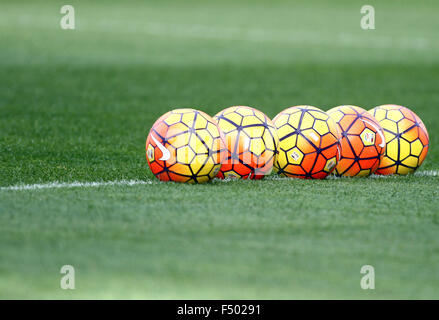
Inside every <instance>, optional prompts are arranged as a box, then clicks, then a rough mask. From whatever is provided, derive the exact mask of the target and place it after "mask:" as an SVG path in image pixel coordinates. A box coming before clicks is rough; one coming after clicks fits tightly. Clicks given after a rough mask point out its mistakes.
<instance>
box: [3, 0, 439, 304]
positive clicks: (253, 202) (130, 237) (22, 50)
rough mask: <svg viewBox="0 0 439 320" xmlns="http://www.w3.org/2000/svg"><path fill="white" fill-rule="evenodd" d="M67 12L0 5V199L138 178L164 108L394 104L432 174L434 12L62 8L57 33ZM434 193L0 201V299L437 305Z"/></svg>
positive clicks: (356, 183)
mask: <svg viewBox="0 0 439 320" xmlns="http://www.w3.org/2000/svg"><path fill="white" fill-rule="evenodd" d="M64 4H67V3H63V2H60V1H46V0H45V1H42V0H36V1H19V2H17V1H10V0H4V1H2V2H1V4H0V48H1V49H0V114H1V117H0V186H9V185H14V184H21V183H39V182H51V181H101V180H105V181H106V180H115V179H149V178H152V175H151V173H150V171H149V170H148V168H147V165H146V161H145V155H144V142H145V139H146V136H147V133H148V130H149V128H150V126H151V125H152V124H153V122H154V121H155V119H156V118H158V117H159V116H160V115H161V114H163V113H164V112H166V111H168V110H169V109H171V108H174V107H193V108H199V109H201V110H204V111H206V112H208V113H210V114H215V113H217V112H218V111H219V110H221V109H222V108H225V107H228V106H231V105H250V106H254V107H256V108H258V109H260V110H262V111H263V112H265V113H266V114H267V115H268V116H270V117H274V116H275V115H276V114H277V113H278V112H279V111H281V110H282V109H283V108H285V107H288V106H291V105H297V104H311V105H315V106H317V107H320V108H322V109H324V110H327V109H329V108H331V107H333V106H336V105H340V104H354V105H359V106H361V107H363V108H366V109H369V108H372V107H374V106H376V105H380V104H387V103H395V104H401V105H405V106H408V107H410V108H411V109H412V110H414V111H415V112H416V113H417V114H418V115H419V116H420V117H421V118H422V119H423V120H424V122H425V123H426V125H427V128H428V130H429V133H430V139H431V140H430V142H431V147H430V152H429V155H428V157H427V160H426V161H425V164H424V165H423V167H422V169H421V170H437V169H438V167H439V165H438V163H439V151H437V148H436V146H437V144H438V140H437V137H438V134H439V114H438V111H437V108H438V107H437V106H438V105H439V94H438V90H437V83H438V76H439V43H438V37H437V32H438V31H439V20H438V19H437V12H439V3H438V2H437V1H417V2H413V1H407V0H403V1H398V2H394V1H368V2H367V4H371V5H373V6H374V7H375V10H376V30H369V31H365V30H362V29H361V28H360V18H361V14H360V8H361V6H362V5H364V4H365V3H363V1H347V0H344V1H331V2H328V1H313V2H309V1H278V0H275V1H262V0H261V1H229V0H227V1H192V0H191V1H168V0H165V1H132V0H130V1H124V2H120V1H69V2H68V4H71V5H73V6H74V8H75V13H76V30H61V28H60V26H59V22H60V19H61V16H62V15H61V14H60V8H61V6H62V5H64ZM437 186H438V178H437V177H409V178H407V177H403V178H392V179H389V180H376V179H370V180H344V179H343V180H341V181H333V180H329V181H321V182H309V181H306V182H304V181H296V180H291V181H276V180H267V181H260V182H242V181H237V182H233V183H231V184H230V185H222V184H220V183H218V182H216V183H213V184H208V185H205V186H182V185H174V184H167V185H165V184H154V185H150V186H139V187H133V188H129V187H108V188H99V189H93V190H91V189H84V190H79V189H75V190H57V191H52V190H46V191H30V192H23V193H20V192H13V191H0V279H1V281H0V297H2V298H11V297H25V298H40V297H41V298H49V297H57V298H59V297H73V298H84V297H86V298H93V297H97V298H111V297H119V298H139V297H142V298H194V297H196V298H258V297H259V298H370V297H375V298H421V297H422V298H437V297H438V296H437V292H438V287H439V283H438V282H437V277H435V276H434V275H435V274H437V266H438V261H439V251H438V247H439V243H438V239H437V232H438V212H437V207H438V205H439V203H438V200H437V199H438V188H437ZM268 190H270V192H268ZM237 194H239V195H240V196H239V197H237V196H236V195H237ZM70 261H71V262H70ZM67 263H72V264H74V265H76V266H77V268H78V275H77V276H78V280H77V281H78V290H76V291H74V292H64V291H62V290H60V289H59V286H58V284H59V277H60V275H59V274H58V273H59V268H60V266H61V265H62V264H67ZM363 264H374V265H376V266H377V290H375V291H374V292H365V291H362V290H360V289H359V279H360V274H359V270H360V267H361V265H363ZM81 277H82V279H83V280H80V279H81ZM144 288H146V289H144Z"/></svg>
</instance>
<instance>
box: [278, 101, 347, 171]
mask: <svg viewBox="0 0 439 320" xmlns="http://www.w3.org/2000/svg"><path fill="white" fill-rule="evenodd" d="M297 109H298V110H299V111H297V112H301V115H300V119H299V122H298V126H297V127H294V126H293V125H291V123H290V117H292V116H293V115H294V114H295V113H296V112H294V113H292V114H288V118H287V121H286V123H284V124H283V125H282V126H280V127H279V129H280V128H282V127H284V126H289V127H290V128H292V129H293V130H294V131H293V132H291V133H289V134H287V135H285V136H283V137H279V140H280V141H283V140H285V139H287V138H289V137H291V136H293V135H297V137H296V144H295V145H292V146H291V148H289V149H282V150H283V151H284V152H285V153H288V152H289V151H292V150H293V149H298V150H299V151H300V152H301V153H302V155H303V156H302V158H301V160H300V162H299V163H291V162H290V159H289V157H288V156H287V163H286V164H285V165H284V166H283V167H280V165H279V162H277V163H276V167H277V173H278V174H285V173H286V172H285V168H286V167H287V166H289V165H294V166H300V167H301V168H302V170H303V171H304V172H305V174H297V175H298V176H302V177H306V178H312V176H313V175H316V174H319V173H322V172H325V171H324V170H319V171H318V172H313V170H314V168H315V166H316V163H317V160H318V158H319V157H318V155H319V154H321V155H322V156H323V157H324V158H325V160H326V161H328V160H329V159H331V158H332V157H331V158H329V159H328V158H326V156H325V155H324V154H322V152H323V151H325V150H327V149H329V148H332V147H334V146H335V145H338V144H339V143H338V137H336V136H335V135H334V134H333V133H332V132H331V130H329V128H328V132H327V133H325V134H324V135H320V136H321V138H320V139H319V145H318V146H317V145H316V144H315V143H314V142H313V141H312V140H310V139H309V138H308V137H307V136H306V135H304V134H303V131H306V130H309V129H313V128H314V126H315V124H316V121H319V120H320V121H322V119H318V118H316V117H315V116H314V115H313V114H312V113H311V112H318V113H321V114H323V115H324V118H326V120H327V119H328V118H329V117H328V116H327V114H326V113H325V112H324V111H322V110H319V109H308V108H306V107H298V108H297ZM310 111H311V112H310ZM305 114H309V115H310V116H311V117H312V118H313V122H312V124H311V125H309V126H307V127H304V128H301V127H302V123H303V118H304V116H305ZM327 135H331V136H333V137H334V139H335V141H336V142H334V143H333V144H331V145H328V146H326V147H322V141H323V137H325V136H327ZM298 136H301V137H302V138H303V139H305V140H306V141H307V142H308V143H309V144H310V145H311V146H312V147H313V148H314V149H315V150H316V151H313V152H311V153H308V154H307V153H305V152H303V151H302V150H301V146H300V145H299V144H298V141H297V140H298ZM279 148H281V147H279ZM313 153H316V154H317V156H316V157H315V159H314V162H313V165H312V166H311V169H310V170H309V171H307V170H305V169H304V167H303V161H304V160H305V158H306V155H309V154H313Z"/></svg>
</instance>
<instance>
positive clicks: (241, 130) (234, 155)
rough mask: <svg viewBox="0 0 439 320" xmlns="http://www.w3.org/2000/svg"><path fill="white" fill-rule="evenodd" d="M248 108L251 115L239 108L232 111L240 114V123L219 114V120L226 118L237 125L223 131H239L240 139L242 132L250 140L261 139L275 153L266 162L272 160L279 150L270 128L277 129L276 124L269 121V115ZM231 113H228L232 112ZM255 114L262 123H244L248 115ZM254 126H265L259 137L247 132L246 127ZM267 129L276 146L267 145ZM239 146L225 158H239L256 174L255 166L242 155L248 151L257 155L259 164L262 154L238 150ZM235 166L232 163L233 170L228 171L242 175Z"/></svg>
mask: <svg viewBox="0 0 439 320" xmlns="http://www.w3.org/2000/svg"><path fill="white" fill-rule="evenodd" d="M246 110H247V111H248V110H251V115H249V114H245V113H243V112H239V111H240V110H239V109H237V110H234V111H232V112H230V113H236V114H238V115H239V116H240V122H239V123H236V122H235V121H233V120H231V119H229V118H227V117H226V116H225V115H223V114H220V115H218V116H217V117H216V118H217V121H219V120H224V121H227V122H229V123H230V124H232V125H233V126H234V127H235V128H234V129H231V130H223V132H224V133H225V134H227V133H230V132H232V131H235V130H236V131H238V139H239V136H240V135H241V134H244V135H245V136H247V138H248V139H249V140H250V141H255V140H257V139H261V140H262V142H263V145H264V148H265V150H267V151H271V152H272V153H273V155H272V156H270V158H268V159H266V160H265V159H264V160H265V161H264V162H269V161H271V160H272V159H273V158H274V157H275V155H276V152H277V150H276V138H275V137H274V136H273V133H272V131H271V130H269V128H271V129H272V130H273V131H275V130H276V129H275V127H274V126H272V125H270V124H269V123H268V122H267V117H265V116H263V115H260V114H258V113H257V112H255V110H254V109H253V108H251V109H246ZM230 113H227V114H230ZM253 116H254V117H256V118H257V119H259V120H260V121H261V122H262V123H254V124H248V125H243V122H244V120H245V118H246V117H253ZM252 127H263V128H264V129H263V131H262V133H261V135H260V136H258V137H251V136H249V135H248V134H247V132H246V131H245V130H244V129H246V128H252ZM266 131H268V133H269V134H270V137H271V140H272V142H273V146H274V148H269V147H268V146H267V144H266V142H265V140H264V139H263V137H264V135H265V132H266ZM250 143H251V142H250ZM237 148H238V144H235V150H233V151H232V152H230V154H229V153H228V155H227V158H226V159H225V161H226V162H227V161H229V160H231V159H235V160H238V161H239V163H240V164H242V165H244V166H245V167H247V168H248V169H250V170H252V173H253V174H254V168H252V166H251V165H249V164H248V163H245V161H243V160H242V159H241V157H240V156H242V155H243V154H244V153H246V152H249V153H250V154H252V155H253V156H254V157H256V158H257V159H258V161H257V163H258V164H259V159H260V155H258V154H255V153H254V152H252V151H251V150H244V151H242V152H238V150H237ZM234 167H235V165H232V170H230V171H227V172H233V173H235V174H236V175H238V176H240V174H239V173H238V172H236V171H235V168H234Z"/></svg>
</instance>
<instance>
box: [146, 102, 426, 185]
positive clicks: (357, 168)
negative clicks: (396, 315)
mask: <svg viewBox="0 0 439 320" xmlns="http://www.w3.org/2000/svg"><path fill="white" fill-rule="evenodd" d="M428 146H429V137H428V133H427V129H426V128H425V125H424V124H423V122H422V121H421V119H420V118H419V117H418V116H417V115H416V114H415V113H414V112H413V111H411V110H409V109H408V108H406V107H403V106H398V105H382V106H378V107H376V108H374V109H372V110H370V111H366V110H364V109H362V108H360V107H356V106H349V105H344V106H339V107H335V108H333V109H331V110H329V111H327V112H324V111H322V110H321V109H318V108H316V107H312V106H295V107H290V108H287V109H285V110H283V111H282V112H280V113H279V114H278V115H277V116H276V117H275V118H274V119H273V121H272V120H270V118H268V117H267V116H266V115H265V114H264V113H263V112H261V111H259V110H257V109H255V108H251V107H246V106H235V107H230V108H226V109H224V110H222V111H221V112H219V113H218V114H216V115H215V116H214V117H213V118H212V117H210V116H209V115H207V114H206V113H204V112H202V111H199V110H194V109H176V110H172V111H169V112H167V113H166V114H164V115H163V116H161V117H160V118H159V119H158V120H157V121H156V122H155V123H154V125H153V126H152V128H151V130H150V132H149V135H148V138H147V140H146V158H147V160H148V164H149V167H150V168H151V171H152V172H153V174H154V175H155V176H156V177H157V178H158V179H160V180H163V181H178V182H192V183H193V182H196V183H200V182H206V181H209V180H211V179H212V178H214V177H219V178H228V177H234V178H242V179H261V178H262V177H264V176H265V175H268V174H270V173H271V172H272V169H273V168H274V170H275V171H276V172H277V173H279V174H280V175H283V176H287V177H297V178H314V179H323V178H325V177H326V176H327V175H329V174H331V173H335V174H336V175H338V176H350V177H354V176H368V175H370V174H373V173H376V174H384V175H387V174H408V173H411V172H413V171H415V170H416V169H417V168H418V167H419V166H420V165H421V164H422V162H423V161H424V159H425V157H426V155H427V152H428Z"/></svg>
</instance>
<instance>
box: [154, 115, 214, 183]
mask: <svg viewBox="0 0 439 320" xmlns="http://www.w3.org/2000/svg"><path fill="white" fill-rule="evenodd" d="M192 112H194V111H193V110H187V111H185V110H182V109H180V110H179V111H178V112H175V111H171V114H177V115H179V116H180V118H179V121H178V122H175V123H173V124H171V125H169V124H167V123H166V122H165V121H164V123H165V124H166V125H167V126H168V129H169V128H170V127H172V126H173V125H175V124H176V123H180V124H182V125H184V126H185V127H187V130H186V131H180V132H178V133H176V134H173V135H172V136H169V137H167V138H165V137H163V136H161V135H160V134H159V133H158V132H157V131H156V130H154V132H155V133H156V135H158V136H159V137H160V138H161V139H162V140H163V141H164V142H163V144H164V145H165V143H167V146H166V147H167V148H169V147H171V148H172V149H174V150H175V151H176V152H175V154H176V155H178V152H179V150H182V149H183V148H189V149H190V150H191V151H192V152H193V154H194V155H193V156H192V157H191V158H190V159H187V160H188V161H187V162H179V161H177V159H176V163H173V164H171V165H169V166H167V164H166V162H164V164H165V167H164V168H163V170H162V171H161V172H158V173H157V175H159V174H161V173H164V172H166V173H168V172H170V173H173V174H175V175H178V176H183V177H187V178H188V180H187V182H195V183H198V182H199V180H200V179H201V178H203V177H206V176H207V177H209V176H211V175H212V172H213V171H215V170H218V169H219V166H220V164H217V165H215V166H213V167H212V169H211V170H210V171H209V172H208V173H205V174H203V175H199V173H200V172H201V171H202V170H203V168H204V167H205V165H206V164H207V162H208V161H209V160H211V161H213V162H215V160H214V156H216V155H218V153H220V152H221V151H222V150H215V151H214V150H213V146H214V144H215V143H216V142H217V139H221V136H220V134H218V135H217V136H214V135H212V132H211V130H208V127H209V124H211V125H214V126H216V125H215V124H214V123H212V122H211V121H210V120H209V119H207V118H206V117H204V116H203V114H201V113H200V112H198V111H195V115H194V118H193V120H192V121H190V123H189V124H188V123H186V122H185V121H183V116H184V114H187V113H192ZM197 117H202V118H204V119H205V120H206V124H205V126H204V127H201V128H195V124H196V120H197ZM165 120H166V119H165ZM201 130H204V132H207V133H208V134H209V135H210V137H211V138H212V140H211V143H210V145H208V144H207V143H206V141H205V139H203V138H202V137H201V136H200V134H199V131H201ZM187 133H189V138H188V139H187V141H188V143H187V144H184V145H181V146H177V147H174V146H173V145H172V144H171V143H169V142H168V141H169V140H171V139H173V138H175V137H178V136H180V135H184V134H187ZM218 133H219V131H218ZM193 136H194V137H196V139H198V140H199V141H200V142H201V143H202V144H203V145H204V146H205V147H206V149H207V152H197V150H195V148H194V147H193V146H192V145H191V143H190V142H191V141H192V138H193ZM200 155H201V156H202V155H207V157H206V159H205V161H204V163H203V164H202V165H201V167H200V168H198V170H196V171H194V170H193V168H192V166H191V162H192V161H193V160H194V159H195V157H196V156H200ZM176 165H184V166H186V167H187V169H188V170H189V171H188V174H183V173H181V172H176V171H174V170H172V168H173V167H174V166H176ZM168 176H169V175H168ZM213 176H214V175H213Z"/></svg>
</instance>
